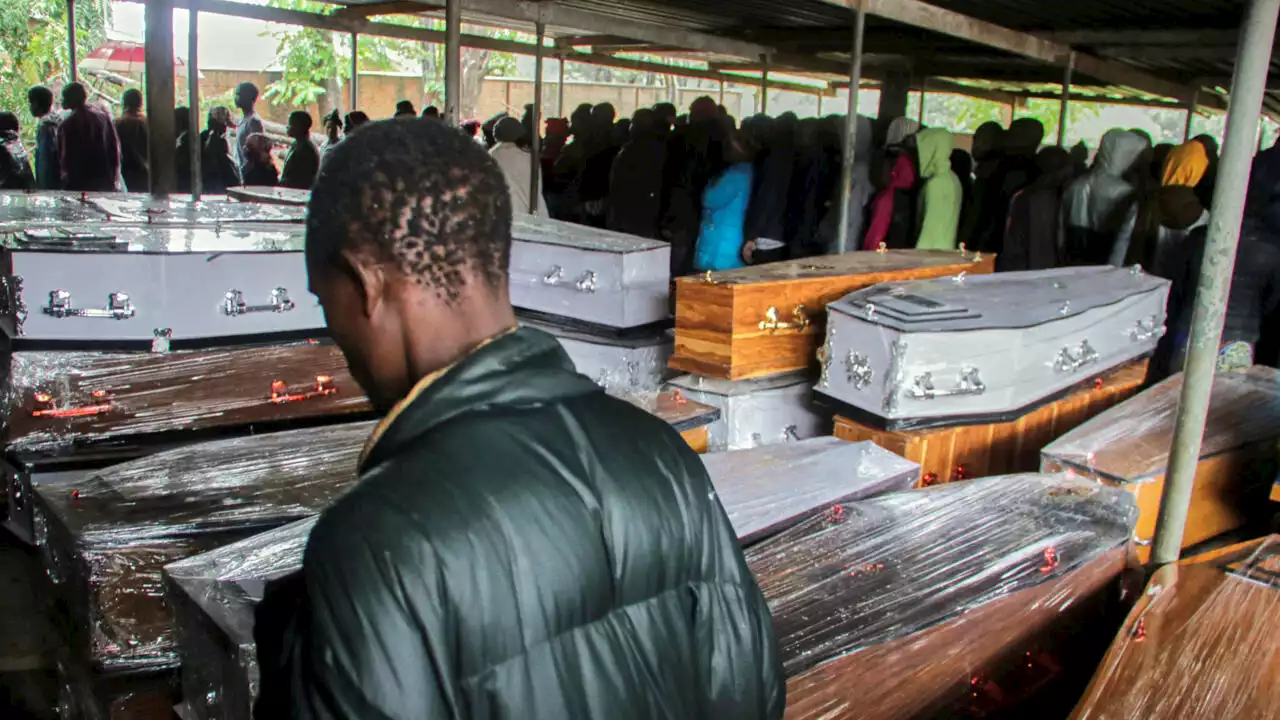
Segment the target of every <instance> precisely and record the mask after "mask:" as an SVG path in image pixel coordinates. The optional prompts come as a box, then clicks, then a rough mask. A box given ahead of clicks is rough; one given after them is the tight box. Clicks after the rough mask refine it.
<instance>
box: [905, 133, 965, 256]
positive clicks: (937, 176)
mask: <svg viewBox="0 0 1280 720" xmlns="http://www.w3.org/2000/svg"><path fill="white" fill-rule="evenodd" d="M954 148H955V139H954V138H953V137H952V135H951V133H949V132H947V131H946V130H942V129H940V128H929V129H928V130H922V131H921V132H920V134H919V135H917V136H916V151H917V154H918V157H919V158H920V178H921V180H922V181H923V185H921V191H920V211H919V213H918V214H917V216H918V217H919V218H921V220H920V234H919V235H918V236H917V239H916V247H917V248H919V249H921V250H952V249H955V247H956V231H957V228H958V227H959V225H960V201H961V198H962V196H963V190H962V189H961V187H960V179H959V178H957V177H956V174H955V173H954V172H952V171H951V151H952V150H953V149H954Z"/></svg>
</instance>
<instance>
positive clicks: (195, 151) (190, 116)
mask: <svg viewBox="0 0 1280 720" xmlns="http://www.w3.org/2000/svg"><path fill="white" fill-rule="evenodd" d="M187 147H188V149H189V150H190V151H191V196H192V198H194V199H197V200H198V199H200V192H201V190H203V188H201V187H200V180H201V178H202V177H203V175H202V174H201V172H200V13H199V11H197V10H196V9H195V8H194V7H190V8H189V9H188V10H187Z"/></svg>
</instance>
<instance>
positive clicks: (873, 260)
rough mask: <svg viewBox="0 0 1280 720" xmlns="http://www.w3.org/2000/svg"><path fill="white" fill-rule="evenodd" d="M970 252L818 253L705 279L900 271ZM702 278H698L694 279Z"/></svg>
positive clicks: (734, 281)
mask: <svg viewBox="0 0 1280 720" xmlns="http://www.w3.org/2000/svg"><path fill="white" fill-rule="evenodd" d="M978 261H979V258H977V257H976V256H974V255H971V254H966V253H962V252H958V251H955V250H885V251H883V252H854V253H844V254H843V255H821V256H818V257H810V258H804V259H803V260H787V261H785V262H774V263H765V264H764V265H751V266H747V267H743V268H738V269H737V270H721V271H720V272H713V273H711V274H710V276H709V279H710V281H711V283H712V284H715V285H748V284H752V283H769V282H785V281H789V280H812V279H818V278H830V277H839V276H842V275H872V274H875V273H890V272H902V271H904V270H915V269H918V268H932V267H945V266H947V265H964V264H966V263H973V262H978ZM698 281H699V282H701V281H703V280H702V278H699V279H698Z"/></svg>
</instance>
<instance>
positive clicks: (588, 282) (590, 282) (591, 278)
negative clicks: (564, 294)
mask: <svg viewBox="0 0 1280 720" xmlns="http://www.w3.org/2000/svg"><path fill="white" fill-rule="evenodd" d="M542 284H543V285H552V286H556V287H559V286H566V285H569V284H570V283H569V281H567V280H565V279H564V268H562V267H560V266H559V265H552V266H551V269H550V270H548V271H547V273H546V274H545V275H543V276H542ZM572 284H573V287H574V289H576V290H577V291H578V292H580V293H593V292H595V291H596V272H595V271H594V270H586V271H584V272H583V273H582V274H581V275H579V276H578V279H577V280H575V281H573V283H572Z"/></svg>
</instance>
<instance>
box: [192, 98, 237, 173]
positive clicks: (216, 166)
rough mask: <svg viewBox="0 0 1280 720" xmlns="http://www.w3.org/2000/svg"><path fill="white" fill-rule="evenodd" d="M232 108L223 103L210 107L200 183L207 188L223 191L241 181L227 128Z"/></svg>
mask: <svg viewBox="0 0 1280 720" xmlns="http://www.w3.org/2000/svg"><path fill="white" fill-rule="evenodd" d="M230 124H231V111H230V110H228V109H227V108H226V107H224V106H222V105H218V106H215V107H214V108H212V109H211V110H209V117H208V118H207V119H206V121H205V129H204V130H203V131H202V132H201V133H200V148H201V150H200V184H201V187H202V188H203V190H204V192H206V193H208V194H210V195H221V194H222V193H225V192H226V191H227V188H231V187H237V186H238V185H240V167H239V165H237V164H236V161H235V160H234V159H233V158H232V157H231V147H230V144H229V143H228V141H227V128H228V127H229V126H230Z"/></svg>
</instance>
